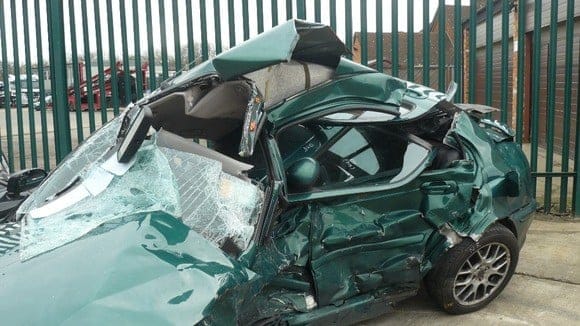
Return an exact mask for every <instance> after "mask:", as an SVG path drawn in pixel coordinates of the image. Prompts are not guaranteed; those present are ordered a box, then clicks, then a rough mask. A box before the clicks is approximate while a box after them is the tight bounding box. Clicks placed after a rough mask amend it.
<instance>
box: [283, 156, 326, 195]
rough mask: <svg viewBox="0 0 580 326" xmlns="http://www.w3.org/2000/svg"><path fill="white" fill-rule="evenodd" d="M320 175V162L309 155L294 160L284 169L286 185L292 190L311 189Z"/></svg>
mask: <svg viewBox="0 0 580 326" xmlns="http://www.w3.org/2000/svg"><path fill="white" fill-rule="evenodd" d="M319 177H320V163H318V161H316V160H315V159H313V158H311V157H304V158H301V159H299V160H298V161H296V162H294V163H293V164H292V165H291V166H290V167H289V168H288V170H287V171H286V179H287V182H288V187H289V188H290V189H292V192H302V191H307V190H310V189H312V187H314V185H316V182H317V181H318V179H319Z"/></svg>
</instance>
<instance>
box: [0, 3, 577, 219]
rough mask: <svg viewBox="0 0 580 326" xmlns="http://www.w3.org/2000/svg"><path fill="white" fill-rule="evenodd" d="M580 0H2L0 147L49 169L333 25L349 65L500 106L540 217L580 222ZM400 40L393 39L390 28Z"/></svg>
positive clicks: (15, 161)
mask: <svg viewBox="0 0 580 326" xmlns="http://www.w3.org/2000/svg"><path fill="white" fill-rule="evenodd" d="M578 7H580V6H579V5H577V6H576V7H575V0H560V1H558V0H552V1H540V0H538V1H533V0H520V1H492V0H483V1H482V0H479V1H475V0H471V1H465V0H464V1H461V0H455V1H450V0H447V1H445V0H439V1H428V0H423V1H411V0H406V1H403V0H399V1H397V0H393V1H383V0H368V1H367V0H358V1H357V0H312V1H307V0H235V1H234V0H145V1H138V0H68V1H63V0H19V1H16V0H11V1H8V0H0V41H1V42H0V47H1V58H0V59H1V62H2V65H1V69H2V75H1V80H0V81H1V82H2V85H0V106H2V108H1V109H0V113H1V114H2V115H3V116H0V147H1V149H2V152H3V153H4V155H6V156H7V158H8V162H9V166H10V168H11V169H16V170H17V169H25V168H30V167H37V166H39V167H43V168H45V169H51V168H53V167H54V166H55V164H57V163H58V162H59V161H61V160H62V159H63V158H64V157H65V156H66V155H67V154H68V153H69V152H70V151H71V150H72V149H73V148H74V147H76V146H77V145H78V144H79V143H80V142H82V141H83V139H85V138H86V137H88V135H90V133H92V132H93V131H94V130H96V129H97V128H99V127H100V126H101V125H102V124H104V123H106V122H107V121H108V120H110V119H111V118H112V117H114V116H116V115H118V114H119V112H120V110H122V108H123V107H124V106H125V105H126V104H127V103H129V102H130V101H134V100H135V99H137V98H140V97H142V96H143V94H144V93H146V92H147V91H149V90H152V89H155V88H156V87H157V86H158V85H159V84H160V81H162V80H163V79H166V78H168V77H169V76H170V75H171V74H172V73H173V72H175V71H179V70H182V69H188V68H189V67H190V66H192V65H196V64H199V63H200V62H202V61H204V60H207V59H208V58H209V57H211V56H214V55H216V54H219V53H220V52H222V51H224V50H226V49H228V48H231V47H233V46H235V45H236V44H238V43H240V42H242V41H244V40H246V39H248V38H250V37H252V36H254V35H257V34H259V33H261V32H263V31H264V30H267V29H268V28H270V26H275V25H277V24H278V23H280V22H283V21H285V20H288V19H292V18H297V19H306V20H309V21H317V22H322V23H325V24H328V25H330V26H332V28H333V29H335V31H337V34H338V35H339V36H340V37H341V39H343V41H344V42H345V44H346V45H347V47H349V48H351V49H352V59H353V60H355V61H358V62H361V63H363V64H366V65H369V66H371V67H373V68H375V69H377V70H379V71H383V72H385V73H387V74H391V75H394V76H398V77H400V78H402V79H406V80H410V81H414V82H417V83H420V84H425V85H429V86H431V87H433V88H435V89H438V90H442V91H444V90H445V88H446V87H447V85H448V84H449V83H450V82H451V81H455V82H457V84H458V86H459V91H458V92H457V94H456V97H455V101H456V102H472V103H481V104H486V105H491V106H494V107H498V108H500V111H499V112H497V113H496V114H494V115H492V116H490V117H489V118H491V119H497V120H500V121H502V122H506V123H508V124H509V125H511V126H512V127H513V128H514V129H515V130H516V132H517V133H516V140H517V142H519V143H521V144H522V146H523V147H524V150H525V151H526V152H527V153H528V155H529V159H530V163H531V168H532V171H533V176H534V178H535V179H536V183H535V190H536V195H537V197H538V200H539V202H540V204H542V207H543V210H544V211H546V212H550V211H554V210H555V211H557V212H559V213H565V212H569V211H572V212H573V213H574V215H580V191H579V190H578V186H579V185H580V178H579V176H578V174H577V172H576V171H579V170H580V157H579V155H580V139H579V138H580V132H576V131H577V130H580V119H577V112H578V108H579V106H580V103H579V96H578V94H579V93H580V90H579V85H580V81H579V76H580V73H579V67H580V60H579V58H580V37H579V35H580V20H579V19H578V17H580V8H578ZM393 31H396V32H395V33H393Z"/></svg>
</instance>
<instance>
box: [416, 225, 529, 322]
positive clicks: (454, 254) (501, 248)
mask: <svg viewBox="0 0 580 326" xmlns="http://www.w3.org/2000/svg"><path fill="white" fill-rule="evenodd" d="M518 257H519V246H518V242H517V239H516V237H515V236H514V234H513V233H512V232H511V231H510V230H509V229H507V228H506V227H505V226H503V225H501V224H493V225H492V226H490V227H489V228H488V229H487V230H486V231H485V233H484V234H483V235H482V236H481V238H480V239H479V240H478V241H473V240H472V239H471V238H465V239H463V241H462V242H461V243H459V244H457V245H456V246H454V247H452V248H451V249H449V251H448V252H447V253H446V254H445V256H444V257H443V258H442V259H441V261H440V262H439V263H438V264H437V265H436V266H435V268H434V269H433V270H431V272H429V274H428V275H427V277H426V279H425V286H426V287H427V291H428V292H429V294H430V295H431V297H432V298H433V299H434V300H435V301H436V302H437V303H438V304H439V305H440V306H441V308H443V310H445V311H446V312H448V313H450V314H456V315H459V314H465V313H470V312H473V311H476V310H479V309H481V308H483V307H485V306H486V305H487V304H488V303H490V302H491V301H492V300H493V299H495V297H497V296H498V295H499V294H500V293H501V291H502V290H503V289H504V288H505V286H506V285H507V284H508V282H509V281H510V279H511V277H512V275H513V274H514V271H515V269H516V265H517V263H518Z"/></svg>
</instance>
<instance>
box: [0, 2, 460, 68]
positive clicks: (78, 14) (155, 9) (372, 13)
mask: <svg viewBox="0 0 580 326" xmlns="http://www.w3.org/2000/svg"><path fill="white" fill-rule="evenodd" d="M46 1H47V0H40V12H41V15H40V21H41V25H42V27H41V28H42V32H41V35H42V38H41V39H42V51H43V56H44V60H45V61H47V60H48V37H47V34H48V31H47V14H46ZM93 1H94V0H87V13H88V14H87V18H88V32H89V44H90V49H91V52H95V51H96V49H97V45H96V39H95V31H96V23H95V15H94V13H95V7H94V5H93ZM119 1H124V2H125V13H124V15H125V17H126V24H127V39H128V44H129V54H134V53H135V51H134V40H135V38H134V34H135V33H134V32H133V31H134V28H133V26H134V24H133V11H132V10H133V6H132V3H133V1H129V0H112V8H113V10H112V12H113V27H114V28H113V30H114V41H115V42H114V44H115V53H116V55H117V57H121V55H122V48H121V28H120V26H121V22H120V15H121V13H120V10H119V7H120V3H119ZM161 1H163V3H164V4H165V17H166V19H165V22H166V33H167V49H168V54H169V55H170V56H173V55H174V38H173V28H174V25H173V24H174V21H173V16H172V15H173V1H171V0H151V7H152V18H153V24H152V29H153V33H152V34H153V35H152V36H153V44H154V46H155V49H161V31H160V29H161V28H160V26H161V25H160V19H159V18H160V16H159V2H161ZM329 1H330V0H322V1H321V3H322V10H321V12H322V21H323V22H324V23H327V24H329V23H330V9H329ZM11 2H12V1H10V2H9V1H4V20H5V25H6V36H7V47H6V50H7V53H8V61H14V51H13V49H14V47H13V37H12V17H11V7H10V6H11ZM15 2H16V7H15V17H16V26H17V33H16V34H17V42H18V43H17V44H18V54H19V62H20V63H24V62H25V42H24V25H23V11H24V10H23V7H24V4H25V3H26V2H25V1H23V0H22V1H15ZM34 2H35V1H34V0H28V10H27V12H28V20H29V28H30V49H31V55H32V58H31V59H32V62H36V50H37V47H36V32H35V26H34V21H35V15H34ZM137 2H138V10H139V12H140V14H139V20H138V26H139V30H140V31H139V34H140V45H141V53H142V54H146V53H147V19H146V15H145V1H143V0H140V1H137ZM176 2H177V7H178V13H179V17H178V18H179V24H178V26H179V34H180V36H179V39H180V43H181V46H184V45H186V44H187V25H186V0H177V1H176ZM445 2H446V4H454V0H446V1H445ZM72 3H73V4H74V8H69V1H67V0H65V1H64V11H65V14H64V20H65V21H64V24H65V39H66V49H67V55H69V56H70V53H71V41H70V40H71V31H70V27H71V20H72V21H73V22H74V25H75V28H76V33H75V35H76V40H77V43H76V44H77V53H78V55H82V54H83V47H84V44H83V42H84V39H83V29H82V28H83V17H82V10H81V1H80V0H73V1H72ZM205 3H206V17H207V27H208V28H207V34H208V41H209V43H214V42H215V41H214V40H215V32H214V28H213V26H214V17H215V16H216V15H217V14H219V17H220V18H221V26H222V28H221V37H222V44H223V45H224V47H227V46H228V45H229V43H230V42H229V31H228V25H227V22H228V4H227V0H219V3H220V10H219V13H217V14H216V13H215V12H214V6H213V3H214V1H213V0H205ZM234 3H235V8H234V13H235V26H236V43H237V44H239V43H241V42H242V41H243V18H242V0H236V1H234ZM306 4H307V7H306V11H307V17H306V18H307V20H310V21H314V1H312V0H307V1H306ZM422 4H423V1H415V2H414V6H415V8H414V30H415V31H420V30H422V29H423V18H422V17H423V9H424V8H423V5H422ZM462 4H463V5H468V4H469V0H462ZM192 5H193V29H194V39H195V41H196V42H201V25H200V19H199V17H200V0H192ZM398 5H399V8H398V22H399V30H400V31H407V1H404V0H400V1H399V3H398ZM437 6H438V1H433V0H431V1H429V8H428V10H429V17H430V20H431V19H432V18H433V15H434V14H435V11H436V10H437ZM99 7H100V8H99V9H100V11H99V12H100V16H101V35H102V43H103V51H104V56H105V58H108V53H109V52H108V51H109V40H108V31H107V5H106V1H105V0H99ZM391 7H392V1H391V0H383V31H384V32H390V31H391V24H392V20H391V17H392V15H391V12H392V9H391ZM263 8H264V29H265V30H268V29H270V28H271V26H272V19H271V15H270V13H271V1H270V0H263ZM336 8H337V13H336V15H337V17H336V21H337V34H338V35H339V37H340V38H341V39H343V40H344V36H345V24H344V21H345V1H344V0H336ZM256 12H257V9H256V0H249V13H250V36H253V35H256V34H257V33H258V31H257V15H256ZM293 13H294V17H296V3H295V2H294V8H293ZM365 17H366V19H367V30H368V31H369V32H374V31H375V26H376V1H375V0H367V15H366V16H365ZM284 21H286V1H285V0H278V22H284ZM352 21H353V32H356V31H359V30H360V22H361V12H360V1H358V0H352Z"/></svg>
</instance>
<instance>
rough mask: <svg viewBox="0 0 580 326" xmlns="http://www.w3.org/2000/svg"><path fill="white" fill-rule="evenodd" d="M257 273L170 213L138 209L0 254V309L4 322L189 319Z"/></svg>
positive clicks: (201, 314)
mask: <svg viewBox="0 0 580 326" xmlns="http://www.w3.org/2000/svg"><path fill="white" fill-rule="evenodd" d="M255 275H256V274H254V273H252V272H251V271H249V270H247V269H245V268H243V267H242V266H241V265H240V264H239V263H238V262H237V261H234V260H232V259H230V258H228V257H227V256H226V255H225V254H224V253H223V252H222V251H221V250H220V249H218V248H217V247H215V246H214V245H213V244H211V243H210V242H209V241H207V240H205V239H204V238H203V237H201V236H200V235H199V234H197V233H196V232H194V231H192V230H191V229H189V228H188V227H187V226H186V225H184V224H183V223H181V222H180V221H179V220H177V219H175V218H174V217H173V216H171V215H168V214H164V213H150V214H143V215H141V216H137V217H133V218H130V219H127V218H122V219H118V220H115V221H110V222H108V223H106V224H104V225H102V226H100V227H99V228H98V229H95V230H94V231H93V232H91V233H89V234H87V235H86V236H85V237H83V238H81V239H79V240H77V241H74V242H71V243H69V244H67V245H65V246H62V247H60V248H57V249H55V250H53V251H50V252H48V253H45V254H43V255H40V256H37V257H34V258H32V259H29V260H26V261H20V259H19V257H18V255H17V254H12V255H10V254H9V255H6V256H2V257H0V302H2V304H0V316H2V321H3V323H6V324H9V325H12V324H14V325H22V324H32V325H35V324H50V325H53V324H73V325H79V324H93V323H95V321H97V320H98V323H99V324H125V323H128V322H130V323H132V324H156V325H164V324H171V325H175V324H178V325H191V324H194V323H197V322H199V321H200V320H202V319H203V318H204V317H205V315H204V314H205V313H208V311H209V310H210V306H211V305H212V303H213V302H215V300H216V299H217V298H218V297H219V295H220V294H221V293H223V292H224V291H225V290H226V289H228V288H231V287H234V286H236V285H238V284H242V283H245V282H247V281H248V280H250V279H251V278H253V277H255Z"/></svg>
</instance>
